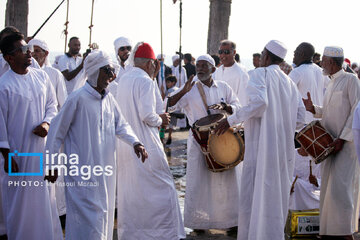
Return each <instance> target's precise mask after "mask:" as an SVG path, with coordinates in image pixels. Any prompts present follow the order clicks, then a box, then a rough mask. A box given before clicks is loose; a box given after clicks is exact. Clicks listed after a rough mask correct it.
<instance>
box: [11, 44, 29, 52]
mask: <svg viewBox="0 0 360 240" xmlns="http://www.w3.org/2000/svg"><path fill="white" fill-rule="evenodd" d="M19 50H21V52H22V54H26V53H27V51H30V52H33V51H34V46H33V45H24V46H21V47H18V48H15V49H14V50H12V51H11V52H9V54H13V53H14V52H17V51H19Z"/></svg>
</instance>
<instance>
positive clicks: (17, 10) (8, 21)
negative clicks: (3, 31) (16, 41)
mask: <svg viewBox="0 0 360 240" xmlns="http://www.w3.org/2000/svg"><path fill="white" fill-rule="evenodd" d="M28 13H29V0H7V3H6V13H5V26H14V27H16V28H17V29H19V31H20V32H21V33H22V34H24V35H25V36H27V27H28Z"/></svg>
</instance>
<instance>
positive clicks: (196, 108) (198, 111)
mask: <svg viewBox="0 0 360 240" xmlns="http://www.w3.org/2000/svg"><path fill="white" fill-rule="evenodd" d="M214 71H215V61H214V59H213V58H212V57H211V56H210V55H208V54H206V55H202V56H200V57H199V58H198V59H197V60H196V72H197V76H196V78H195V80H194V81H193V82H192V80H193V79H192V78H190V79H189V80H188V81H187V82H186V84H185V86H183V88H182V89H180V90H179V91H178V92H177V93H176V94H174V95H173V96H172V97H170V98H169V106H176V108H179V109H183V110H184V112H185V113H186V115H187V116H188V118H189V124H190V125H193V124H194V122H195V121H196V120H198V119H200V118H202V117H205V116H207V115H208V113H207V109H205V107H204V103H203V101H202V99H201V96H200V93H199V90H198V88H197V87H193V85H194V84H195V82H196V84H201V85H202V87H203V89H204V92H205V96H206V102H207V104H208V105H209V106H210V105H214V104H220V103H223V106H226V107H223V108H224V109H226V112H227V113H230V114H231V113H232V112H233V111H235V110H236V108H238V107H239V106H240V105H239V100H238V98H237V97H236V95H235V93H234V92H233V90H232V89H231V87H230V86H229V85H228V84H227V83H225V82H223V81H214V80H213V79H212V77H211V74H212V73H213V72H214ZM175 104H176V105H175ZM218 112H219V110H211V113H218ZM220 112H225V111H223V110H221V111H220ZM239 174H240V169H239V167H238V166H237V167H235V168H233V169H230V170H227V171H224V172H216V173H214V172H211V171H209V169H208V168H207V166H206V162H205V156H204V154H203V153H202V151H201V148H200V145H199V143H198V142H197V141H196V140H195V138H194V137H193V133H192V131H190V132H189V138H188V141H187V171H186V193H185V209H184V223H185V226H186V227H189V228H192V229H211V228H217V229H224V228H231V227H234V226H236V225H237V218H238V214H237V209H238V204H239V186H238V181H237V179H238V178H239Z"/></svg>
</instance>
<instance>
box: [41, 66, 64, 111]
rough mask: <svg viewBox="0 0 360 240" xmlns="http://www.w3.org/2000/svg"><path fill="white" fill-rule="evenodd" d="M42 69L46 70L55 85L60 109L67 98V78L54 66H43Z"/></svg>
mask: <svg viewBox="0 0 360 240" xmlns="http://www.w3.org/2000/svg"><path fill="white" fill-rule="evenodd" d="M42 70H44V71H45V72H46V73H47V74H48V75H49V79H50V81H51V83H52V85H53V87H54V90H55V93H56V100H57V102H58V110H60V108H61V107H62V105H64V103H65V100H66V98H67V90H66V85H65V78H64V76H63V75H62V73H61V72H60V71H59V70H57V69H56V68H53V67H51V66H45V65H44V66H43V67H42Z"/></svg>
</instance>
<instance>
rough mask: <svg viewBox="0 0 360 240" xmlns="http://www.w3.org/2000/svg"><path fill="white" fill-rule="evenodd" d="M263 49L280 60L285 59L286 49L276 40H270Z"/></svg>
mask: <svg viewBox="0 0 360 240" xmlns="http://www.w3.org/2000/svg"><path fill="white" fill-rule="evenodd" d="M265 48H266V49H267V50H268V51H270V52H271V53H273V54H275V55H276V56H278V57H279V58H281V59H285V56H286V53H287V49H286V46H285V44H284V43H282V42H280V41H278V40H271V41H270V42H268V44H266V46H265Z"/></svg>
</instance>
